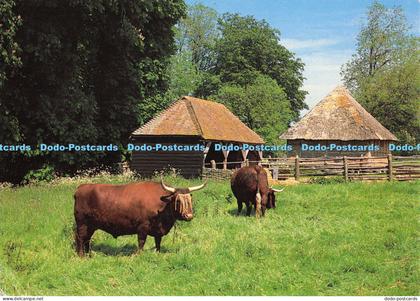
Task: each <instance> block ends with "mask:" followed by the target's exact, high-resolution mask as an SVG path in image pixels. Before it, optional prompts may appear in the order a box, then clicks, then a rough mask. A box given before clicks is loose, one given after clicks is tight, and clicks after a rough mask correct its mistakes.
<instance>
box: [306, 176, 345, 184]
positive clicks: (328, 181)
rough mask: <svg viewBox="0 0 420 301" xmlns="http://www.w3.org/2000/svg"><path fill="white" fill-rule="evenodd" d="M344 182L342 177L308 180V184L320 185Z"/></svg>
mask: <svg viewBox="0 0 420 301" xmlns="http://www.w3.org/2000/svg"><path fill="white" fill-rule="evenodd" d="M345 181H346V180H345V179H344V178H343V177H312V178H310V179H309V183H311V184H321V185H325V184H337V183H344V182H345Z"/></svg>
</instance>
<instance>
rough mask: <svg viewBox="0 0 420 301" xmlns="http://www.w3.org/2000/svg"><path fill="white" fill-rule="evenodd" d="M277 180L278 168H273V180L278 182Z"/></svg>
mask: <svg viewBox="0 0 420 301" xmlns="http://www.w3.org/2000/svg"><path fill="white" fill-rule="evenodd" d="M278 179H279V167H278V166H274V167H273V180H276V181H277V180H278Z"/></svg>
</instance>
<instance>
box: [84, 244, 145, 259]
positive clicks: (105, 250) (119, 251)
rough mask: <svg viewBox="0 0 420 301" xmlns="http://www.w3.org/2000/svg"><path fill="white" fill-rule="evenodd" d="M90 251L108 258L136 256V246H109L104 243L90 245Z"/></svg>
mask: <svg viewBox="0 0 420 301" xmlns="http://www.w3.org/2000/svg"><path fill="white" fill-rule="evenodd" d="M91 248H92V251H95V252H98V253H102V254H105V255H108V256H118V255H119V256H121V255H122V256H131V255H134V254H136V252H137V246H136V245H133V244H126V245H124V246H123V247H115V246H110V245H107V244H104V243H98V244H92V247H91Z"/></svg>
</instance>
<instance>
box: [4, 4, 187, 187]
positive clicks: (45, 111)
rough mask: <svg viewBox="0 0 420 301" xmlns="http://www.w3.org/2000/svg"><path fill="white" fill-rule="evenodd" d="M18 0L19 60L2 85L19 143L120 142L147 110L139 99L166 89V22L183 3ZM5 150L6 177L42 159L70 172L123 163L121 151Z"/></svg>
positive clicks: (169, 49)
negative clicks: (18, 66) (43, 151)
mask: <svg viewBox="0 0 420 301" xmlns="http://www.w3.org/2000/svg"><path fill="white" fill-rule="evenodd" d="M8 1H9V0H8ZM15 2H16V5H15V6H14V7H13V9H12V13H13V14H14V15H15V16H21V18H22V25H21V26H20V27H19V29H18V31H17V32H16V35H15V40H16V42H17V43H18V45H19V46H20V48H21V49H22V52H21V54H20V59H21V62H22V64H21V67H20V68H19V71H18V72H16V73H15V74H12V75H10V76H9V77H8V78H7V79H6V80H5V81H4V84H3V87H1V88H0V99H1V100H2V105H3V104H4V105H5V106H6V107H7V108H8V112H10V113H9V115H11V116H13V117H14V118H15V122H14V123H12V121H14V120H9V121H8V120H6V122H7V124H9V126H10V125H13V124H17V126H18V129H19V134H20V142H21V143H26V144H30V145H33V146H36V145H37V144H38V143H47V144H55V143H61V144H67V143H76V144H87V143H89V144H109V143H113V144H125V143H126V142H127V141H128V138H129V134H130V133H131V131H132V130H133V129H134V128H135V127H136V126H138V124H139V121H140V120H139V116H140V119H141V117H142V115H143V113H147V112H145V111H144V110H143V109H144V107H145V105H144V104H146V103H147V104H149V100H151V99H153V96H155V95H159V94H160V93H161V91H162V90H164V89H166V88H167V79H166V77H165V70H166V65H167V63H168V61H169V56H170V54H172V53H173V51H174V45H173V31H172V26H173V25H174V24H175V23H176V21H177V20H178V19H179V18H180V17H181V16H183V14H184V9H185V5H184V3H183V1H181V0H176V1H159V0H155V1H147V0H136V1H123V0H121V1H111V0H100V1H91V0H86V1H79V0H72V1H65V2H62V1H58V0H25V1H23V0H15ZM156 24H159V26H156ZM150 103H152V104H153V102H150ZM1 127H3V124H2V125H1ZM7 155H8V156H9V158H5V159H4V158H3V160H2V162H3V163H4V164H6V165H7V164H8V168H9V171H10V173H7V174H8V175H9V176H10V177H12V176H11V175H10V174H11V173H13V172H17V173H20V174H15V175H14V176H13V177H14V179H15V180H16V179H18V178H19V177H20V178H21V177H22V174H24V173H25V172H26V171H27V170H28V169H30V168H36V167H40V166H42V165H43V164H44V163H46V164H49V165H52V166H53V167H54V168H55V169H56V170H57V171H59V172H74V171H76V169H80V168H85V167H89V166H100V165H107V166H111V165H113V163H115V162H118V161H119V160H120V153H119V152H104V153H77V152H76V153H71V152H52V153H47V154H46V153H42V154H37V153H31V154H30V156H32V157H28V154H7ZM2 156H3V157H4V154H2ZM33 156H36V157H33ZM0 160H1V159H0ZM10 162H12V163H10ZM1 164H2V163H1V162H0V165H1ZM10 164H12V165H13V164H14V167H10ZM0 170H5V169H2V167H1V166H0ZM6 170H7V168H6ZM0 178H1V175H0ZM0 180H2V179H0Z"/></svg>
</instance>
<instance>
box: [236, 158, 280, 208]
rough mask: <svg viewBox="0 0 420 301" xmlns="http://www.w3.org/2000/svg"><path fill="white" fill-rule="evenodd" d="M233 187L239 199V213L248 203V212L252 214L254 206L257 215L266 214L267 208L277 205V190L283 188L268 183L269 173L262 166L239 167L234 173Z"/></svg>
mask: <svg viewBox="0 0 420 301" xmlns="http://www.w3.org/2000/svg"><path fill="white" fill-rule="evenodd" d="M230 183H231V188H232V192H233V194H234V195H235V197H236V199H237V201H238V215H239V214H240V212H241V211H242V206H243V203H245V205H246V214H247V215H248V216H250V215H251V211H252V206H254V208H255V213H256V215H257V216H259V215H261V214H262V215H264V214H265V210H266V208H275V207H276V197H275V194H274V193H275V192H281V191H283V189H282V190H278V189H274V188H271V187H270V186H269V185H268V179H267V173H266V171H265V170H264V168H262V167H261V166H258V165H256V166H246V167H242V168H240V169H238V170H237V171H235V173H234V174H233V175H232V178H231V182H230Z"/></svg>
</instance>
